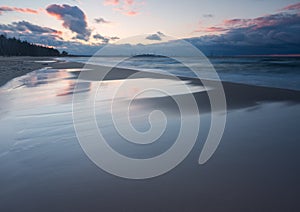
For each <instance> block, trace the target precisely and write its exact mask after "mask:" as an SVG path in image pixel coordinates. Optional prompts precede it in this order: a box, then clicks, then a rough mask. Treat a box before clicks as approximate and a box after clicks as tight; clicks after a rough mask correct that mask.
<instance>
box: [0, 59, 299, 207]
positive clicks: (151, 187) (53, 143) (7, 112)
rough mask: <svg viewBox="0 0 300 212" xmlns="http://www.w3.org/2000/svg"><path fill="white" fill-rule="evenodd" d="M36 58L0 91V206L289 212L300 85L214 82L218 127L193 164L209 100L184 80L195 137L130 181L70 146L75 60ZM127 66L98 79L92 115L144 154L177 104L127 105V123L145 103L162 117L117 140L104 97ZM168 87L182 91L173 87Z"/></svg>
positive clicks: (91, 88) (155, 149)
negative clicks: (192, 104) (168, 163)
mask: <svg viewBox="0 0 300 212" xmlns="http://www.w3.org/2000/svg"><path fill="white" fill-rule="evenodd" d="M34 60H36V59H34ZM47 60H52V59H51V58H50V59H49V58H47ZM32 61H33V60H32ZM6 62H7V61H6ZM38 66H41V64H38ZM45 66H47V67H48V66H53V69H42V70H37V71H33V72H31V73H28V74H26V75H24V76H21V77H19V78H16V79H14V80H12V81H10V82H9V83H8V84H6V85H5V86H4V87H2V88H1V89H0V102H1V105H0V129H1V131H0V134H1V142H0V164H1V165H0V173H1V175H0V188H1V191H0V211H20V210H22V211H172V212H173V211H299V209H300V208H299V204H298V197H299V190H300V184H299V183H298V181H299V180H298V179H299V177H300V168H299V161H300V154H299V152H300V143H299V140H300V137H299V125H300V92H298V91H292V90H286V89H277V88H266V87H258V86H249V85H242V84H236V83H225V82H224V83H223V85H224V90H225V94H226V97H227V99H226V100H227V106H228V109H229V110H228V116H227V124H226V128H225V132H224V135H223V137H222V140H221V143H220V146H219V147H218V149H217V151H216V152H215V153H214V155H213V157H212V158H211V159H210V160H209V161H208V162H207V163H205V164H204V165H199V164H198V158H199V154H200V152H201V149H202V148H203V143H204V141H205V138H206V136H207V131H208V129H209V127H210V115H209V113H208V112H209V111H210V107H209V104H208V99H207V94H206V92H202V91H199V92H197V88H201V85H202V84H201V82H199V81H197V80H191V79H188V78H184V79H183V80H185V81H186V82H187V83H188V84H190V85H191V86H192V88H195V90H196V91H195V93H194V94H193V95H194V96H195V97H196V101H197V104H198V106H199V108H200V111H201V116H200V118H201V128H200V132H199V136H198V138H197V143H196V145H195V146H194V148H193V149H192V151H191V153H190V154H189V155H188V157H187V158H186V159H185V160H184V161H183V162H182V163H181V164H180V165H179V166H177V167H176V168H174V169H173V170H171V171H170V172H168V173H167V174H164V175H162V176H159V177H156V178H152V179H147V180H139V181H136V180H127V179H123V178H119V177H116V176H113V175H110V174H108V173H106V172H105V171H103V170H101V169H99V168H98V167H97V166H96V165H95V164H94V163H92V162H91V161H90V160H89V159H88V158H87V156H86V155H85V154H84V152H83V151H82V149H81V148H80V145H79V143H78V141H77V138H76V135H75V131H74V126H73V120H72V94H73V89H74V86H75V82H76V79H77V77H78V73H79V72H78V70H76V68H81V67H82V64H80V63H61V62H59V63H53V64H51V65H50V64H47V65H46V64H45V65H43V64H42V67H45ZM70 68H73V69H70ZM89 68H91V69H97V70H99V69H101V68H99V67H96V66H90V67H89ZM133 73H136V71H134V70H127V69H117V68H116V69H114V70H112V72H111V73H110V74H109V75H108V76H107V77H106V78H105V80H104V82H105V85H106V86H105V89H104V90H103V92H102V93H101V95H99V96H98V98H99V99H97V100H98V101H97V102H96V103H97V104H96V106H97V109H98V110H97V111H96V119H97V121H98V122H99V123H98V124H99V127H100V128H101V127H102V128H101V130H103V133H104V136H106V137H107V138H109V139H110V142H111V143H110V145H111V146H112V147H113V148H115V149H116V150H117V151H120V152H122V153H124V154H125V155H128V156H131V157H136V158H140V157H141V158H143V157H152V156H153V155H157V154H160V153H161V152H163V151H165V150H166V149H168V148H169V147H170V146H171V145H172V141H173V139H174V137H176V135H177V132H178V127H179V124H180V123H179V121H180V120H178V108H177V107H176V106H175V105H174V104H173V103H174V102H173V101H172V98H171V97H168V96H154V97H153V96H152V97H151V98H143V99H138V100H137V101H135V102H134V103H133V106H134V113H133V116H132V119H133V123H134V124H135V126H137V127H138V128H139V129H142V130H143V129H147V128H148V127H149V126H148V122H147V121H145V120H147V119H145V118H147V115H148V114H149V111H152V110H153V109H160V110H162V111H164V112H165V113H166V114H167V115H168V117H169V121H170V125H168V127H167V129H166V133H165V134H164V135H163V136H162V137H161V138H160V139H159V140H158V141H157V142H158V144H153V145H151V146H147V148H149V149H146V148H140V147H137V146H135V145H129V144H128V143H126V142H122V141H123V140H122V139H121V137H120V136H119V135H118V133H116V130H115V129H114V127H113V123H112V121H111V120H110V118H109V115H110V110H109V104H108V102H107V101H106V100H107V99H111V98H112V96H111V90H112V89H113V88H114V86H117V85H118V83H121V82H123V81H122V79H126V78H128V76H130V75H131V74H133ZM93 74H95V73H93V71H91V72H90V74H89V75H87V78H86V79H85V80H84V81H81V82H79V86H80V89H81V92H82V94H83V96H85V97H88V96H89V95H92V94H93V92H95V90H96V89H97V82H95V81H94V80H95V77H94V76H95V75H93ZM146 77H147V78H145V79H136V81H134V82H135V83H134V84H135V85H137V86H138V84H139V83H141V84H144V83H146V82H147V81H151V82H153V83H156V82H157V80H162V82H164V83H163V85H166V86H169V87H170V86H171V88H172V86H176V84H174V83H173V82H171V81H170V80H169V79H168V78H169V77H168V76H165V75H159V74H152V73H149V74H147V75H146ZM159 85H161V83H160V81H159ZM211 85H212V86H213V83H212V84H211ZM174 88H176V87H174ZM173 95H181V96H183V97H184V95H185V94H182V93H180V92H178V90H176V89H174V94H173ZM119 103H120V105H119V109H120V111H122V110H123V109H124V108H123V103H122V101H121V100H120V101H119ZM188 106H189V105H188V104H187V105H186V107H188ZM83 124H84V122H83ZM102 125H103V126H102Z"/></svg>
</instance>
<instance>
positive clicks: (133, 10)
mask: <svg viewBox="0 0 300 212" xmlns="http://www.w3.org/2000/svg"><path fill="white" fill-rule="evenodd" d="M141 4H142V3H141V2H136V1H135V0H105V1H104V5H109V6H113V10H115V11H118V12H120V13H121V14H123V15H127V16H135V15H138V14H139V13H140V12H139V11H138V7H139V6H140V5H141Z"/></svg>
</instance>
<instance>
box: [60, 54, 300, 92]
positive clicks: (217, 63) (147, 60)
mask: <svg viewBox="0 0 300 212" xmlns="http://www.w3.org/2000/svg"><path fill="white" fill-rule="evenodd" d="M57 59H59V60H65V61H72V62H82V63H92V64H97V65H105V66H114V65H115V64H116V63H117V64H118V65H117V66H118V67H122V68H129V69H135V70H140V71H150V72H159V73H170V74H173V75H176V76H183V77H199V76H200V77H201V78H202V79H210V80H217V79H218V78H219V79H221V80H222V81H227V82H235V83H243V84H249V85H259V86H266V87H276V88H285V89H291V90H300V57H278V56H273V57H271V56H254V57H209V58H208V63H210V64H211V65H212V66H213V68H211V67H207V65H208V63H207V61H205V62H203V61H200V60H199V58H195V57H189V58H184V62H185V64H182V63H181V62H178V61H176V60H174V59H172V58H168V57H153V56H141V57H131V58H129V59H126V60H124V59H123V58H121V57H116V56H113V57H108V56H105V57H93V58H92V62H91V60H90V59H91V58H90V57H63V58H57ZM191 67H197V68H198V73H197V75H198V76H197V75H196V74H195V73H194V72H192V71H191ZM199 67H200V69H199ZM213 72H216V73H217V75H216V74H215V73H213ZM216 76H217V77H216Z"/></svg>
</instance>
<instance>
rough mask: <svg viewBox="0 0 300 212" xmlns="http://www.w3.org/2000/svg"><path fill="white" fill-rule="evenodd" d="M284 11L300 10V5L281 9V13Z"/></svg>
mask: <svg viewBox="0 0 300 212" xmlns="http://www.w3.org/2000/svg"><path fill="white" fill-rule="evenodd" d="M284 10H300V3H296V4H291V5H288V6H286V7H284V8H282V9H281V11H284Z"/></svg>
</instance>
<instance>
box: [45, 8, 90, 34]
mask: <svg viewBox="0 0 300 212" xmlns="http://www.w3.org/2000/svg"><path fill="white" fill-rule="evenodd" d="M46 10H47V12H48V13H49V14H50V15H53V16H54V17H56V18H57V19H59V20H62V21H63V26H64V27H65V28H68V29H70V30H71V31H72V32H75V33H76V37H75V38H77V39H80V40H88V39H89V37H90V35H91V30H90V29H88V27H87V22H86V16H85V14H84V12H83V11H82V10H81V9H79V8H78V7H77V6H70V5H67V4H63V5H57V4H52V5H49V6H48V7H47V8H46Z"/></svg>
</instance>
